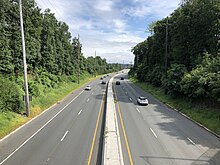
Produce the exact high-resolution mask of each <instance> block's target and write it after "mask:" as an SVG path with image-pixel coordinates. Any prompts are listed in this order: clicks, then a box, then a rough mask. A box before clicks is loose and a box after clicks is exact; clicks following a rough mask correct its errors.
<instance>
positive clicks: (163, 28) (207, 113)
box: [129, 0, 220, 134]
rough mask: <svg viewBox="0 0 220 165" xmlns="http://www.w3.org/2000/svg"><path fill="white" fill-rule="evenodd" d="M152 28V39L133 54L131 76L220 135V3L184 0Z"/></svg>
mask: <svg viewBox="0 0 220 165" xmlns="http://www.w3.org/2000/svg"><path fill="white" fill-rule="evenodd" d="M148 30H149V32H151V35H150V36H149V37H148V38H147V39H146V40H145V41H143V42H141V43H139V44H137V45H136V46H135V47H134V48H133V50H132V52H133V54H134V55H135V60H134V66H133V68H132V69H131V70H130V72H129V75H130V76H131V77H134V78H135V79H137V80H138V81H139V82H137V81H136V80H135V83H136V84H137V85H139V86H140V87H142V88H144V89H145V90H146V91H148V92H150V93H152V94H153V95H155V96H156V97H158V98H159V99H160V100H161V101H163V102H165V103H169V104H172V105H173V106H175V107H176V108H177V109H179V110H180V111H182V112H184V113H185V114H187V115H189V116H190V117H192V118H193V119H194V120H197V121H199V122H200V123H202V124H204V125H205V126H207V127H209V128H210V129H212V130H213V131H215V132H216V133H218V134H220V130H219V128H220V1H218V0H212V1H209V0H208V1H207V0H184V1H182V3H181V5H180V6H179V7H178V8H177V9H176V10H175V11H174V12H173V13H172V14H171V15H170V16H169V17H167V18H164V19H162V20H159V21H157V22H153V23H152V24H151V25H150V26H149V28H148ZM153 91H154V92H153ZM158 93H159V94H158Z"/></svg>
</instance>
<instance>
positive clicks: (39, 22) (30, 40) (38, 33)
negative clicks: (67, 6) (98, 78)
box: [0, 0, 120, 112]
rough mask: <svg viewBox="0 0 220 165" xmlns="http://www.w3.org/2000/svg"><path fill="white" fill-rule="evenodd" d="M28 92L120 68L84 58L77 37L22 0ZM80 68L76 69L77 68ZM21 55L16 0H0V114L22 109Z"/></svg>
mask: <svg viewBox="0 0 220 165" xmlns="http://www.w3.org/2000/svg"><path fill="white" fill-rule="evenodd" d="M22 8H23V19H24V33H25V42H26V44H25V45H26V54H27V70H28V83H29V92H30V95H32V96H36V97H37V96H40V95H43V94H44V93H45V91H46V90H47V89H48V88H57V87H58V84H59V82H63V81H65V82H68V81H69V82H76V80H77V73H78V71H79V70H80V73H81V75H82V76H84V77H85V75H86V74H90V75H98V74H105V73H109V72H113V71H117V70H119V69H120V65H119V64H108V63H107V62H106V59H102V58H101V57H100V56H96V57H92V54H91V57H88V58H85V57H84V56H83V54H82V52H81V49H82V44H81V43H80V41H79V39H78V37H74V38H72V36H71V33H70V32H69V27H68V25H67V24H66V23H65V22H61V21H58V20H57V19H56V17H55V16H54V14H53V13H51V12H50V10H49V9H46V10H45V11H44V12H42V11H41V9H40V8H39V7H38V6H37V5H36V3H35V1H34V0H22ZM79 67H80V69H78V68H79ZM22 76H23V55H22V40H21V31H20V17H19V5H18V0H0V83H1V84H0V91H1V94H0V111H5V110H11V111H15V112H18V111H20V110H21V109H22V107H21V106H20V105H21V104H22V95H23V94H24V93H23V77H22Z"/></svg>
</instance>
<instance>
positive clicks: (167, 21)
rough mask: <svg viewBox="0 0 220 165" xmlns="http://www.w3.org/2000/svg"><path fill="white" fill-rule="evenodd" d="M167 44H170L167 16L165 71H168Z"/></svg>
mask: <svg viewBox="0 0 220 165" xmlns="http://www.w3.org/2000/svg"><path fill="white" fill-rule="evenodd" d="M167 46H168V17H167V22H166V41H165V71H167Z"/></svg>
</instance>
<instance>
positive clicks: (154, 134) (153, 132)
mask: <svg viewBox="0 0 220 165" xmlns="http://www.w3.org/2000/svg"><path fill="white" fill-rule="evenodd" d="M150 130H151V132H152V133H153V134H154V136H155V137H156V138H157V135H156V134H155V132H154V130H153V129H152V128H150Z"/></svg>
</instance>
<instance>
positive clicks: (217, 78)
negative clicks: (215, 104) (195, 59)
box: [181, 54, 220, 100]
mask: <svg viewBox="0 0 220 165" xmlns="http://www.w3.org/2000/svg"><path fill="white" fill-rule="evenodd" d="M181 89H182V90H183V91H184V93H185V94H186V95H188V96H189V97H191V98H201V97H208V98H212V99H215V100H220V56H217V57H216V58H211V57H210V55H208V54H206V55H205V56H204V59H203V62H202V64H200V65H198V66H197V67H196V68H195V69H193V70H192V71H191V72H190V73H187V74H185V75H184V77H183V79H182V85H181Z"/></svg>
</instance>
